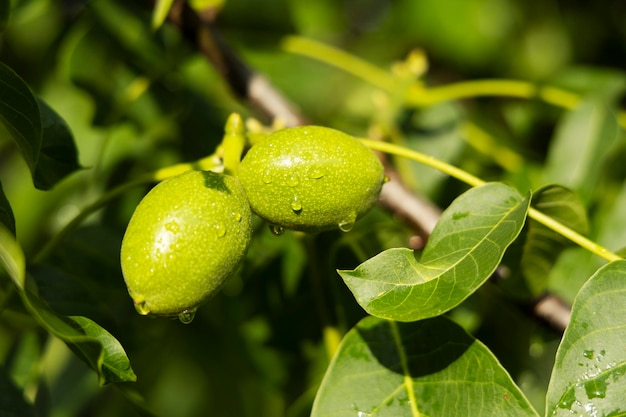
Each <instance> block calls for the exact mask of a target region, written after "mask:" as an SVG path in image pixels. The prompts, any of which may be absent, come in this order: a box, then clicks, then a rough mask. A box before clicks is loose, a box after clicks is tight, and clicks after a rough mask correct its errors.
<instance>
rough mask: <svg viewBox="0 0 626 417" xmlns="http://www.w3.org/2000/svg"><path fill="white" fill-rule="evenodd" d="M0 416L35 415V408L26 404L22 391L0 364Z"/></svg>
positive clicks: (32, 416)
mask: <svg viewBox="0 0 626 417" xmlns="http://www.w3.org/2000/svg"><path fill="white" fill-rule="evenodd" d="M0 392H1V393H2V394H0V416H2V417H35V415H36V414H35V409H34V407H33V406H32V405H30V404H28V403H27V402H26V400H25V399H24V396H23V395H22V392H21V391H20V390H19V389H18V388H17V387H16V386H15V384H14V383H13V381H11V378H10V376H9V375H8V374H7V372H6V371H5V370H4V369H3V368H2V367H1V366H0Z"/></svg>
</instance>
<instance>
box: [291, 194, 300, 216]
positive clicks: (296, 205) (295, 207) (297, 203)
mask: <svg viewBox="0 0 626 417" xmlns="http://www.w3.org/2000/svg"><path fill="white" fill-rule="evenodd" d="M291 209H292V210H293V212H294V213H296V214H300V213H301V212H302V203H301V202H300V200H298V197H294V198H293V200H292V201H291Z"/></svg>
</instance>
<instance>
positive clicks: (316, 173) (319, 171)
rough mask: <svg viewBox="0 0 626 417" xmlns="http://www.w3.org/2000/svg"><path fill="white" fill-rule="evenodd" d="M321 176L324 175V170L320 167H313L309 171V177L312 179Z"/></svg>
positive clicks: (317, 178)
mask: <svg viewBox="0 0 626 417" xmlns="http://www.w3.org/2000/svg"><path fill="white" fill-rule="evenodd" d="M323 176H324V171H323V170H322V169H321V168H317V167H315V168H313V169H312V170H311V172H310V173H309V178H311V179H314V180H319V179H320V178H322V177H323Z"/></svg>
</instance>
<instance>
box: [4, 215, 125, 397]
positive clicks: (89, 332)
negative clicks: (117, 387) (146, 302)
mask: <svg viewBox="0 0 626 417" xmlns="http://www.w3.org/2000/svg"><path fill="white" fill-rule="evenodd" d="M0 264H1V265H2V267H3V268H4V269H6V271H7V273H8V274H9V276H10V277H11V279H12V280H13V282H14V284H15V285H16V287H17V288H18V291H19V293H20V295H21V297H22V301H23V302H24V305H25V306H26V308H27V309H28V310H29V312H30V313H31V314H32V315H33V317H34V318H35V319H36V320H37V322H38V323H39V324H40V325H41V326H42V327H43V328H44V329H46V330H47V331H48V332H50V333H52V334H53V335H55V336H56V337H58V338H59V339H61V340H63V341H64V342H65V343H66V344H67V345H68V347H69V348H70V349H72V350H73V351H74V352H75V353H76V354H77V356H78V357H80V358H81V359H82V360H83V361H85V362H86V363H87V364H88V365H89V366H90V367H91V368H93V369H94V370H95V371H96V372H97V373H98V379H99V381H100V383H101V384H102V385H104V384H107V383H111V382H125V381H135V380H136V376H135V373H134V372H133V370H132V368H131V366H130V362H129V360H128V357H127V356H126V353H125V352H124V349H123V348H122V346H121V345H120V343H119V342H118V341H117V339H115V338H114V337H113V336H112V335H111V334H110V333H109V332H107V331H106V330H105V329H103V328H102V327H100V326H99V325H97V324H96V323H95V322H93V321H92V320H90V319H88V318H86V317H81V316H72V317H68V316H61V315H58V314H56V313H54V312H53V311H52V310H50V308H49V307H48V306H47V305H46V304H45V303H44V302H43V301H42V300H41V299H40V298H39V297H38V296H37V295H36V293H35V290H36V289H35V288H33V287H35V285H34V282H32V281H31V280H30V279H29V277H28V276H27V275H26V267H25V260H24V253H23V252H22V249H21V248H20V246H19V244H18V243H17V242H16V241H15V238H14V237H13V235H12V234H11V233H10V232H9V231H7V230H6V229H5V228H4V227H3V226H1V225H0Z"/></svg>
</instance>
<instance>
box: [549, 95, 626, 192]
mask: <svg viewBox="0 0 626 417" xmlns="http://www.w3.org/2000/svg"><path fill="white" fill-rule="evenodd" d="M619 130H620V129H619V125H618V123H617V118H616V117H615V112H614V111H613V110H612V109H611V108H610V107H608V106H607V105H606V104H604V103H603V102H602V101H600V100H586V101H583V102H582V103H581V104H580V105H579V106H578V107H576V108H575V109H574V110H572V111H569V112H567V113H566V114H565V116H564V118H563V120H562V121H561V122H560V123H559V126H558V127H557V131H556V135H555V137H554V139H553V142H552V144H551V145H550V149H549V152H548V159H547V162H546V166H545V172H544V179H545V180H546V181H547V182H551V183H557V184H562V185H564V186H566V187H568V188H571V189H573V190H576V191H578V192H579V193H580V195H581V196H582V197H583V199H586V198H588V197H589V195H590V194H592V193H593V191H594V188H595V187H596V185H597V182H598V179H599V177H600V174H601V173H602V169H599V168H598V167H601V166H602V164H603V163H604V161H605V160H606V157H607V156H608V155H609V154H610V152H611V149H612V145H613V144H614V143H615V142H616V141H617V140H618V138H619V135H618V133H619Z"/></svg>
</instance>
